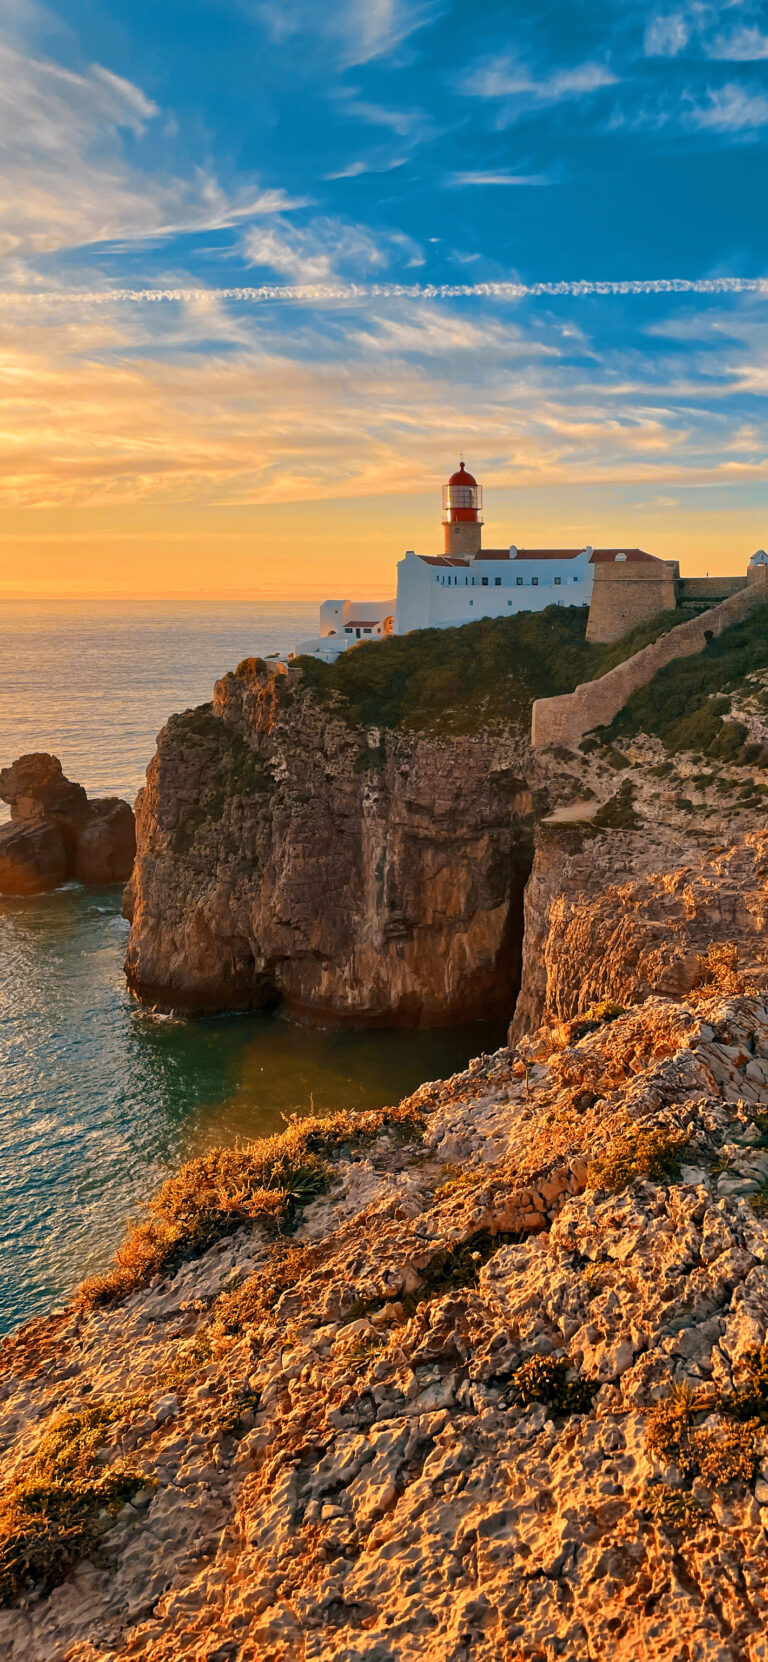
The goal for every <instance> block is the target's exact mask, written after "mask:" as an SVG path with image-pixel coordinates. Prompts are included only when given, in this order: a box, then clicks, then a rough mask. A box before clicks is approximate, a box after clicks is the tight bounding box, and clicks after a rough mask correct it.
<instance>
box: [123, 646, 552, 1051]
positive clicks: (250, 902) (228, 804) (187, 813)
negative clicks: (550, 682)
mask: <svg viewBox="0 0 768 1662" xmlns="http://www.w3.org/2000/svg"><path fill="white" fill-rule="evenodd" d="M527 753H528V747H527V742H526V739H525V737H524V735H523V734H522V733H521V731H520V730H519V729H518V728H514V727H508V728H504V729H495V730H494V731H492V732H491V731H485V732H481V733H479V734H468V735H459V736H456V737H454V738H452V739H451V740H450V741H447V740H441V739H439V738H437V737H433V736H430V735H426V734H414V733H405V732H394V731H386V730H383V729H382V730H378V729H376V728H373V727H371V726H362V725H360V724H358V723H350V722H349V720H347V719H344V717H343V716H342V715H341V714H339V713H337V711H336V710H335V708H334V706H333V705H332V704H331V705H327V704H326V705H324V704H322V703H320V702H318V700H317V698H316V697H314V696H313V694H312V692H311V691H310V690H308V689H306V688H305V687H304V685H303V681H302V676H301V672H300V671H288V672H286V671H285V670H282V669H280V668H277V669H268V668H267V667H266V665H263V664H261V663H260V662H259V661H258V660H249V661H247V662H246V663H245V664H244V665H243V666H242V667H241V670H240V672H239V673H238V674H236V675H227V676H225V677H224V678H223V679H222V680H221V681H219V682H217V684H216V688H215V693H214V699H213V704H212V706H210V707H203V708H202V709H201V710H198V711H191V712H188V713H187V714H186V715H184V716H174V717H173V718H172V720H171V721H170V722H169V723H168V725H167V726H166V727H165V728H164V729H163V732H162V733H161V734H160V737H159V739H158V748H157V753H156V755H155V757H154V759H153V761H152V763H151V765H150V768H149V770H148V774H147V785H146V788H145V790H144V791H143V792H142V793H141V794H140V796H139V798H138V801H137V804H136V823H137V836H138V857H137V862H136V868H135V875H134V879H133V883H132V885H131V892H130V894H129V896H128V907H129V910H130V912H131V915H132V919H133V924H132V930H131V937H130V945H129V949H128V957H127V965H126V969H127V975H128V981H129V984H130V986H131V988H132V989H133V991H134V992H135V993H136V994H137V995H138V996H139V997H140V998H142V999H144V1000H145V1001H147V1002H150V1003H153V1004H159V1005H163V1006H166V1007H167V1006H173V1007H176V1008H181V1009H194V1010H206V1009H208V1010H213V1009H248V1008H253V1007H258V1006H260V1005H268V1004H276V1003H278V1002H279V1003H280V1004H281V1005H282V1006H283V1008H284V1009H285V1010H286V1011H287V1012H289V1013H291V1014H293V1015H296V1016H299V1017H301V1018H303V1019H306V1020H329V1019H330V1020H336V1021H343V1020H352V1021H360V1022H366V1023H377V1022H387V1023H394V1024H397V1023H400V1024H409V1025H419V1024H425V1025H430V1024H432V1025H439V1024H440V1023H447V1022H450V1021H453V1020H455V1019H457V1018H461V1019H463V1020H468V1019H472V1018H473V1017H475V1016H479V1015H485V1014H488V1015H496V1014H500V1013H501V1014H504V1013H506V1012H507V1011H508V1010H509V1009H510V1008H511V1006H512V1004H513V1003H514V996H515V991H516V987H517V983H518V979H519V958H520V945H521V939H520V937H521V929H522V890H523V886H524V883H525V879H526V877H527V875H528V870H529V866H530V858H531V838H532V828H533V817H532V801H531V795H530V791H529V789H528V786H527V784H526V772H527Z"/></svg>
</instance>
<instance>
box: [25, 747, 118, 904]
mask: <svg viewBox="0 0 768 1662" xmlns="http://www.w3.org/2000/svg"><path fill="white" fill-rule="evenodd" d="M0 799H2V801H4V802H7V803H9V804H10V809H11V824H10V825H9V826H3V827H0V894H9V895H14V894H16V895H23V894H41V893H43V892H44V891H45V890H47V889H55V888H57V887H58V886H59V884H60V883H63V882H66V881H67V879H69V878H77V879H78V880H79V881H80V882H82V883H124V882H125V881H126V880H127V878H128V877H129V876H130V873H131V868H132V865H133V858H134V854H135V850H136V838H135V830H134V821H133V810H132V809H131V807H130V806H129V804H128V803H127V802H122V801H121V800H120V799H119V798H118V797H106V798H103V799H101V800H98V799H97V800H96V801H92V802H89V800H88V797H87V795H86V793H85V791H84V789H83V787H82V785H77V784H74V783H73V782H72V781H71V780H70V779H66V778H65V777H64V774H63V772H62V767H61V763H60V761H59V759H58V757H57V756H49V755H47V754H45V753H37V754H32V755H29V756H20V757H19V759H18V761H16V762H14V763H13V764H12V765H11V766H10V767H7V768H2V769H0Z"/></svg>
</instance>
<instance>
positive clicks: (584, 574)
mask: <svg viewBox="0 0 768 1662" xmlns="http://www.w3.org/2000/svg"><path fill="white" fill-rule="evenodd" d="M592 580H593V568H592V566H591V565H590V564H589V554H587V553H586V552H585V553H583V554H579V555H577V556H576V558H575V559H571V560H526V559H522V558H517V559H510V560H484V559H483V557H482V555H480V556H479V557H478V558H477V559H476V560H473V561H472V563H471V564H470V565H467V566H444V565H439V566H436V565H427V564H426V563H425V562H424V560H422V559H420V558H419V556H418V555H416V554H413V553H408V554H406V556H405V559H404V560H400V561H399V563H398V568H397V609H396V612H395V634H396V635H405V634H407V633H408V632H409V631H410V630H411V629H429V628H433V629H434V628H436V629H448V628H452V627H454V628H455V627H456V626H458V625H459V624H463V623H471V622H473V620H474V619H475V618H480V617H510V616H512V615H513V614H514V613H515V612H541V611H544V609H545V607H547V606H588V605H589V602H590V600H591V597H592Z"/></svg>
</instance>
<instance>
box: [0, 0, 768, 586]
mask: <svg viewBox="0 0 768 1662" xmlns="http://www.w3.org/2000/svg"><path fill="white" fill-rule="evenodd" d="M4 18H5V22H4V27H3V32H2V35H1V36H0V143H1V144H2V152H3V176H4V181H5V188H4V191H3V194H2V202H1V203H0V292H2V294H3V295H4V315H5V323H6V328H5V330H4V333H5V335H6V343H5V348H4V352H3V359H2V362H0V372H1V379H0V389H1V390H2V396H3V414H4V421H3V427H4V429H5V434H6V437H5V440H4V443H3V451H4V467H3V472H4V476H5V481H6V484H5V495H6V505H7V507H8V508H9V510H10V511H11V513H12V515H13V535H14V537H18V538H19V539H21V541H20V543H19V546H21V544H22V543H23V544H24V547H25V549H26V550H27V553H28V556H29V559H30V560H31V562H32V567H34V569H35V570H37V567H36V566H35V561H36V560H37V559H38V555H39V553H40V548H41V547H42V544H43V543H44V544H45V547H46V548H47V550H48V554H47V555H46V558H47V559H48V565H45V573H46V575H44V577H41V578H40V581H41V583H42V584H43V586H45V583H50V580H51V569H52V567H51V569H49V567H50V561H51V559H53V558H54V555H53V543H55V530H54V522H53V521H52V520H51V521H46V520H45V518H44V516H45V515H46V514H48V515H56V516H58V517H57V519H56V522H55V523H56V524H58V525H61V526H62V528H63V531H62V534H64V533H65V532H67V526H68V525H69V532H68V533H67V535H68V536H69V543H68V544H67V546H71V542H72V539H73V538H75V539H76V526H78V525H81V524H82V523H84V522H82V521H81V520H80V519H77V518H75V519H72V520H71V522H70V521H68V520H67V515H70V516H72V515H74V516H78V515H80V516H82V515H83V514H86V515H87V514H88V513H90V515H91V519H90V521H89V522H88V523H89V524H90V526H91V529H92V531H94V532H98V533H99V534H102V533H103V528H104V526H105V525H107V526H108V527H110V528H111V530H110V535H114V536H115V537H117V538H118V539H119V538H120V537H123V538H128V539H130V536H131V535H132V534H138V532H137V531H136V530H135V529H134V531H133V532H132V530H131V525H132V521H131V515H135V514H136V513H137V511H139V510H140V511H141V512H142V513H143V514H144V516H145V518H144V520H143V521H142V525H143V526H144V528H145V529H146V525H147V523H148V520H147V517H146V516H148V515H152V514H153V513H154V515H155V518H154V521H153V524H154V526H155V532H156V537H157V538H159V542H157V544H156V546H158V547H164V548H165V549H166V558H167V560H168V561H169V562H170V565H173V562H174V561H175V560H178V553H179V551H178V548H177V547H176V544H175V542H174V538H178V537H179V536H181V528H182V526H183V524H184V523H186V521H185V519H184V516H185V515H189V514H190V513H192V514H194V515H202V516H204V520H205V523H206V524H207V525H208V526H209V527H210V529H211V531H212V532H213V529H214V528H216V535H218V536H219V537H220V539H223V541H222V544H221V545H222V547H224V546H225V545H226V547H227V548H228V547H229V545H230V544H229V541H228V539H230V540H231V538H230V533H231V532H232V527H233V525H235V523H236V524H237V534H238V536H240V535H241V534H242V535H246V534H247V530H248V527H247V526H246V527H245V529H244V528H243V522H242V519H237V520H235V519H233V518H232V516H233V515H235V516H237V515H238V514H239V515H242V513H243V512H246V513H251V512H253V514H254V515H255V516H256V517H255V519H254V520H253V524H254V526H258V525H262V526H263V525H265V524H267V523H268V524H269V526H270V527H275V526H277V528H278V532H280V534H281V535H283V538H284V546H285V549H286V551H287V553H290V549H291V547H292V546H293V544H292V542H291V536H293V537H294V538H295V537H297V536H299V535H301V536H303V537H304V536H305V535H306V531H305V530H304V529H301V528H300V526H304V525H305V523H306V511H307V510H306V505H308V504H312V503H317V504H334V503H338V502H344V503H346V504H347V505H349V504H352V503H359V504H361V505H362V504H370V502H371V500H373V499H375V500H376V501H377V502H379V503H381V504H382V508H381V512H382V515H383V518H384V522H385V525H388V524H389V523H390V521H389V520H388V518H387V516H388V514H389V513H390V508H391V504H389V503H388V500H387V499H388V497H389V495H390V494H391V491H392V489H393V487H394V488H396V489H397V491H398V492H399V493H401V494H402V496H404V497H407V496H409V495H410V496H411V497H412V505H411V514H412V519H413V523H414V525H415V527H416V529H417V530H419V531H422V533H423V534H422V541H423V538H424V536H425V535H426V534H427V526H428V514H429V512H430V511H431V510H430V509H429V507H428V504H429V503H430V501H431V497H430V492H433V491H434V482H435V481H437V482H439V480H440V478H441V477H442V475H443V474H444V472H445V468H446V465H447V464H448V463H451V464H452V462H453V458H454V455H455V452H456V449H457V446H458V445H460V444H463V445H464V447H465V449H466V453H467V456H468V459H469V460H470V462H471V464H472V465H474V466H476V468H477V470H478V471H479V472H481V473H482V475H483V478H484V482H485V483H486V489H487V490H490V489H492V488H495V490H496V505H497V512H498V514H499V516H500V530H501V520H503V524H504V528H505V529H506V528H507V526H508V527H509V532H510V537H511V536H512V535H513V533H515V532H517V535H516V536H515V540H517V541H520V540H522V539H521V537H520V528H521V527H522V532H523V536H525V534H526V532H528V534H529V540H530V537H531V536H535V535H537V534H538V535H542V534H544V532H545V530H548V529H549V528H550V527H551V534H555V533H557V534H558V535H559V536H561V537H566V536H570V538H571V540H573V539H574V538H575V539H576V540H579V538H580V536H581V529H582V528H583V529H584V531H585V532H586V531H588V530H589V529H590V527H593V526H594V529H595V532H596V534H597V535H598V536H599V535H600V533H601V531H602V532H603V534H605V535H608V534H609V531H610V529H611V527H612V526H613V524H614V522H616V520H617V516H621V523H622V526H623V527H624V532H625V533H626V532H627V531H629V530H630V529H631V525H630V521H631V524H632V526H633V525H635V523H636V524H637V527H638V535H637V537H636V538H633V540H642V535H641V533H643V532H647V535H646V541H647V540H648V537H649V536H655V538H656V546H657V547H658V545H659V541H660V538H665V539H666V545H667V547H666V550H665V549H662V548H658V551H659V552H664V551H674V552H675V553H677V552H679V550H680V548H681V547H682V546H683V543H684V541H685V538H686V537H687V538H688V540H689V543H691V539H693V542H694V543H695V542H696V541H697V539H698V541H699V542H701V538H702V536H704V540H705V542H706V538H707V536H708V537H709V538H710V542H709V543H707V544H706V547H707V555H706V557H707V560H709V558H710V552H711V549H710V543H711V540H712V537H715V536H716V538H717V539H719V540H720V543H721V544H723V538H724V537H725V539H726V543H725V544H723V546H724V547H725V551H726V555H727V558H728V559H735V560H736V561H737V563H738V561H739V560H740V559H741V552H740V551H741V550H742V549H743V550H744V552H745V554H746V553H749V552H751V548H752V547H753V546H757V542H758V541H759V540H762V541H765V540H766V537H768V527H766V526H765V517H766V512H765V511H766V506H768V490H767V489H766V482H767V481H768V442H767V437H766V422H765V406H764V397H765V391H766V386H767V385H768V320H767V306H766V302H767V301H768V257H767V251H766V239H767V237H768V215H766V173H767V169H766V137H767V135H768V19H767V18H766V12H765V8H764V7H763V6H758V5H753V4H751V3H750V0H735V3H732V4H728V5H708V4H705V3H695V4H692V5H680V6H676V5H669V4H666V5H665V4H662V5H661V6H659V8H658V9H656V10H654V9H653V7H650V6H648V5H644V6H639V5H635V4H633V3H632V0H614V3H613V4H608V3H599V0H598V3H590V4H578V3H560V4H557V3H552V4H549V5H542V4H540V3H539V4H538V5H533V4H531V3H529V0H522V3H518V4H517V5H515V6H514V7H513V6H510V5H508V4H500V3H497V0H481V3H480V4H474V5H471V4H468V3H465V0H368V3H367V4H365V3H362V0H358V3H348V0H232V3H230V0H216V3H209V4H202V3H200V0H185V3H184V4H181V0H151V3H150V0H130V3H128V0H87V3H86V0H68V3H67V5H66V8H65V7H64V6H60V7H56V6H49V7H43V6H38V5H36V4H32V3H29V0H8V3H7V5H6V8H5V12H4ZM762 278H765V279H766V281H765V282H763V283H762V285H761V282H760V279H762ZM674 283H682V284H684V285H686V286H685V287H684V288H683V289H682V290H680V289H679V288H678V289H675V288H674V287H672V286H671V285H673V284H674ZM579 285H583V287H582V288H580V287H579ZM656 285H660V287H657V286H656ZM276 288H277V289H278V290H279V292H278V293H277V294H275V293H274V290H275V289H276ZM148 290H149V291H152V292H157V291H158V290H159V291H161V292H162V293H163V294H164V295H165V296H167V298H165V299H163V300H147V299H146V298H142V296H143V295H144V294H145V293H146V291H148ZM243 290H244V291H246V292H245V293H242V292H235V293H233V292H232V291H243ZM297 504H303V505H305V506H304V509H303V510H302V512H303V514H304V516H305V517H304V519H301V516H299V518H297V517H296V516H297V512H298V509H297ZM489 505H490V502H489ZM259 509H265V510H269V513H270V514H271V516H272V517H271V518H269V517H268V518H267V519H265V518H264V515H262V516H261V518H260V519H259V516H258V513H257V510H259ZM279 509H283V510H284V512H283V517H282V519H280V518H279V517H278V518H277V519H276V518H275V514H276V513H277V510H279ZM365 511H366V513H367V512H368V511H369V510H368V508H366V509H365ZM318 512H319V513H320V509H318ZM345 512H346V513H347V522H348V524H349V526H350V537H351V538H352V541H354V537H355V535H357V532H356V530H355V525H356V521H355V517H354V514H353V513H352V515H351V518H350V517H349V516H350V512H351V510H350V509H349V507H347V509H346V510H345ZM360 512H361V513H362V512H363V508H362V506H361V509H360ZM174 514H175V515H176V519H175V520H174ZM515 515H517V516H518V517H517V519H515V518H514V516H515ZM40 516H43V518H41V517H40ZM205 516H208V518H207V519H205ZM227 516H229V518H228V517H227ZM633 516H634V517H633ZM394 518H395V523H396V529H397V534H398V536H399V532H400V525H401V521H402V525H403V531H404V534H405V527H406V523H407V513H406V512H405V510H404V511H403V514H402V515H400V516H399V517H398V513H395V516H394ZM513 520H514V523H513V522H512V521H513ZM196 523H203V521H198V522H196ZM317 523H318V526H319V531H318V536H319V542H320V544H321V545H322V546H325V544H326V542H327V539H328V537H329V536H330V535H331V520H330V519H329V517H328V512H327V509H323V510H322V513H320V519H319V520H318V522H317ZM136 524H138V522H136ZM249 524H250V522H249ZM163 527H165V528H166V530H165V531H164V530H163ZM281 527H282V531H280V528H281ZM291 528H292V529H291ZM729 528H730V529H729ZM761 528H762V538H761ZM77 534H82V535H85V538H86V541H87V540H88V537H89V535H90V534H91V533H90V532H89V531H88V529H87V527H86V530H85V532H83V533H77ZM392 535H394V527H393V530H392ZM164 536H165V541H163V538H164ZM377 536H378V532H377ZM729 537H730V539H731V540H730V541H728V538H729ZM52 538H53V542H52V541H51V539H52ZM681 539H682V541H681ZM65 540H66V539H65ZM414 540H416V531H414ZM585 540H586V536H585ZM590 540H596V539H595V537H592V538H590ZM622 540H627V541H629V540H630V539H629V536H628V535H626V534H624V535H623V538H622ZM673 545H674V548H673ZM691 545H692V546H693V544H691ZM748 545H749V546H748ZM63 546H64V545H62V547H63ZM350 546H351V544H350ZM697 546H698V543H697ZM703 546H704V544H703V543H702V547H703ZM36 550H37V552H36ZM399 551H400V550H399V546H398V547H396V548H395V549H394V550H393V554H392V557H394V555H395V554H396V553H398V552H399ZM61 558H62V560H63V559H64V558H65V555H64V553H62V554H61ZM384 558H385V541H384V537H383V534H382V536H380V537H379V540H378V541H376V553H375V559H377V560H379V561H383V560H384ZM237 569H238V571H239V569H240V568H239V567H238V568H237ZM301 569H302V568H301V563H300V562H299V565H298V566H297V567H296V572H297V573H298V572H299V571H300V570H301ZM382 569H383V567H382ZM40 570H41V571H42V570H43V567H40ZM35 581H37V579H35ZM241 581H242V575H240V576H238V575H236V573H235V566H233V567H232V582H233V583H234V585H235V587H237V584H238V583H239V582H241ZM296 581H299V578H298V576H297V577H296Z"/></svg>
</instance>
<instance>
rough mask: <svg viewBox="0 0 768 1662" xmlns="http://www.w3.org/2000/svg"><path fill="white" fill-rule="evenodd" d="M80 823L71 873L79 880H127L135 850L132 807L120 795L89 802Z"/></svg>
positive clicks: (122, 881) (91, 881)
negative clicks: (86, 815) (84, 819)
mask: <svg viewBox="0 0 768 1662" xmlns="http://www.w3.org/2000/svg"><path fill="white" fill-rule="evenodd" d="M88 807H89V810H90V812H89V817H88V819H87V820H86V821H85V822H84V823H83V824H82V825H81V826H80V828H79V830H78V835H77V847H76V851H75V871H74V875H75V877H77V878H78V879H79V881H80V882H81V883H126V882H127V880H128V878H129V877H130V875H131V869H132V866H133V857H134V855H135V853H136V832H135V829H134V823H133V809H132V808H130V807H129V805H128V803H127V802H123V801H121V799H120V797H119V796H108V797H104V798H103V799H101V800H99V801H96V802H91V803H89V804H88Z"/></svg>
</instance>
